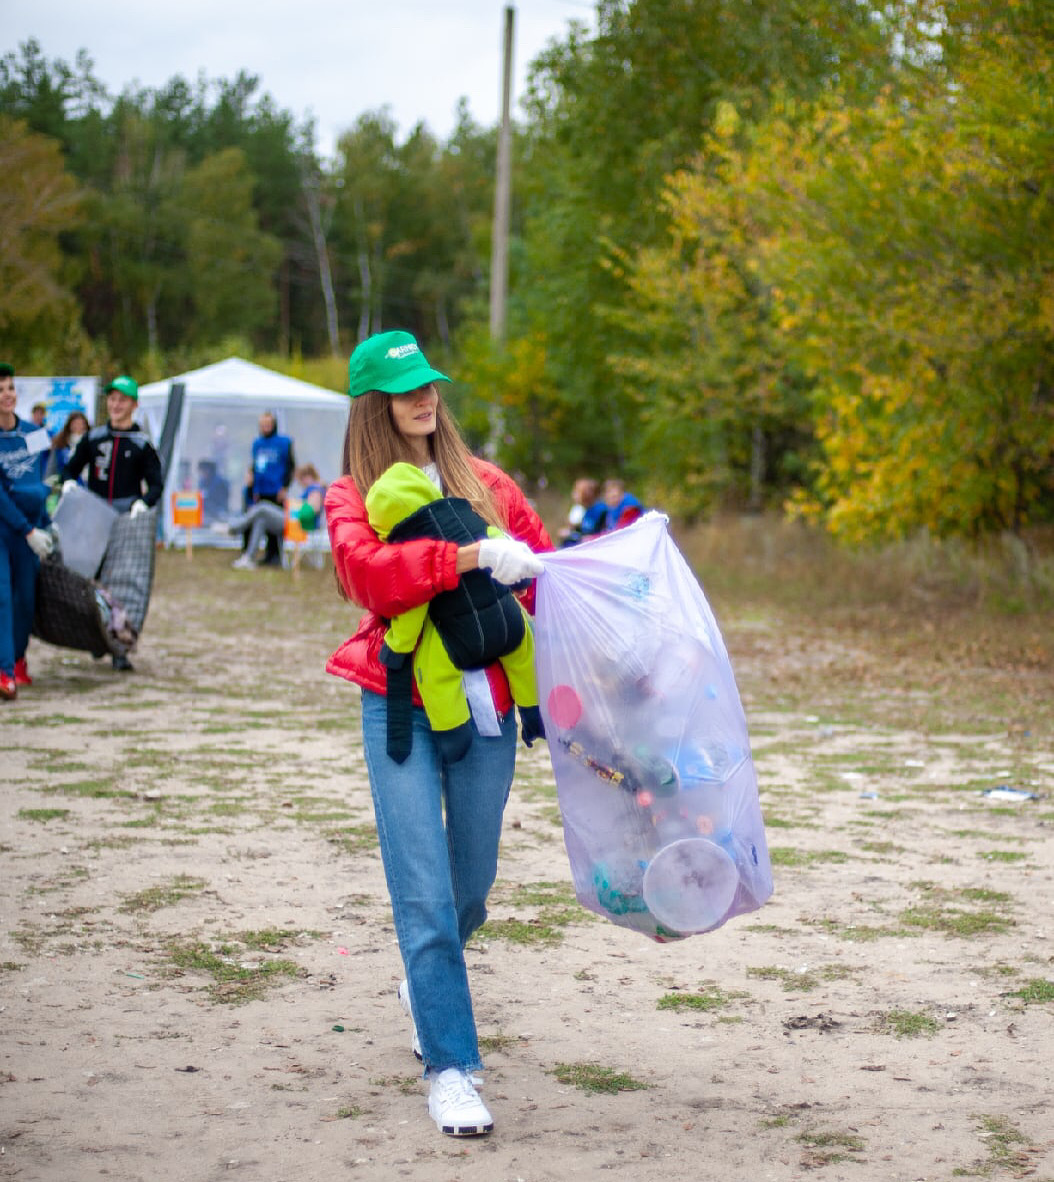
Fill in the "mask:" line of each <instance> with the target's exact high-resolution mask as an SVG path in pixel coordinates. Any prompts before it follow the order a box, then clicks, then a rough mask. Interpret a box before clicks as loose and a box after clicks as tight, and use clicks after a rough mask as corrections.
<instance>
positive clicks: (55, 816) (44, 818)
mask: <svg viewBox="0 0 1054 1182" xmlns="http://www.w3.org/2000/svg"><path fill="white" fill-rule="evenodd" d="M69 815H70V810H69V809H19V810H18V812H17V813H15V816H16V817H17V818H18V819H19V820H20V821H39V822H40V824H41V825H46V824H47V823H48V822H49V821H64V820H65V819H66V818H67V817H68V816H69Z"/></svg>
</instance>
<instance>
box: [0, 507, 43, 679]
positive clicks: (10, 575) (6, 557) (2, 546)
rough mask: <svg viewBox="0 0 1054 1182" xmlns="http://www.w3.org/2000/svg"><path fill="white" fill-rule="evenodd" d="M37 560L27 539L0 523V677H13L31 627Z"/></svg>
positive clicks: (23, 654) (38, 563)
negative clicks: (2, 674) (4, 675)
mask: <svg viewBox="0 0 1054 1182" xmlns="http://www.w3.org/2000/svg"><path fill="white" fill-rule="evenodd" d="M39 570H40V560H39V559H38V558H37V556H36V555H35V554H34V553H33V551H32V550H30V548H29V543H28V542H27V541H26V539H25V538H24V537H23V536H22V535H21V534H20V533H18V532H17V531H16V530H13V529H12V528H11V527H10V526H9V525H7V524H6V523H4V522H0V673H6V674H7V675H8V676H9V677H13V676H14V672H15V661H18V660H21V658H22V657H24V656H25V655H26V646H27V645H28V644H29V633H30V630H31V629H32V627H33V606H34V603H35V600H36V590H37V572H38V571H39Z"/></svg>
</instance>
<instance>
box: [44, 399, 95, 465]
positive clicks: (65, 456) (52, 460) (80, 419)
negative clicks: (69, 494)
mask: <svg viewBox="0 0 1054 1182" xmlns="http://www.w3.org/2000/svg"><path fill="white" fill-rule="evenodd" d="M89 429H90V424H89V423H88V417H87V415H85V414H83V413H82V412H81V411H79V410H71V411H70V413H69V415H68V416H67V417H66V421H65V422H64V423H63V424H62V426H61V427H60V428H59V430H58V432H57V433H56V435H55V437H54V439H52V441H51V454H50V455H49V456H48V466H47V471H46V472H45V473H44V476H45V479H46V480H49V481H50V480H56V481H58V480H59V479H60V478H61V475H62V470H63V468H65V466H66V464H67V463H68V461H69V458H70V456H71V455H73V452H74V451H75V450H76V447H77V444H78V443H80V441H81V440H82V439H83V438H84V436H85V435H87V434H88V431H89Z"/></svg>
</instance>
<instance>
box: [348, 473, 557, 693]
mask: <svg viewBox="0 0 1054 1182" xmlns="http://www.w3.org/2000/svg"><path fill="white" fill-rule="evenodd" d="M474 462H475V465H476V470H477V471H478V473H479V475H480V478H481V479H482V481H483V483H484V484H485V485H487V487H488V488H489V489H490V491H491V494H492V496H493V497H494V503H495V506H496V508H497V510H498V513H499V515H500V517H501V519H502V520H503V521H506V522H507V523H508V532H509V534H510V536H511V537H514V538H519V539H520V540H521V541H524V542H526V543H527V545H528V546H530V548H531V549H532V550H551V549H552V548H553V544H552V542H551V541H550V540H549V535H548V533H547V532H546V529H545V526H544V525H542V522H541V519H540V518H539V516H538V514H537V513H535V511H534V510H533V509H532V508H531V506H530V505H529V504H528V503H527V498H526V497H525V496H524V495H523V493H522V492H521V491H520V489H519V487H518V486H517V484H516V483H515V481H514V480H512V478H511V477H509V476H506V474H505V473H504V472H502V470H501V469H500V468H496V467H495V466H494V465H493V464H488V463H486V462H485V461H483V460H475V461H474ZM326 524H327V526H328V527H329V540H330V544H331V546H332V550H333V565H334V566H335V567H336V571H337V578H339V579H340V582H341V585H342V586H343V588H344V590H345V592H346V593H347V595H348V597H349V598H350V599H351V600H352V601H353V602H355V603H357V604H359V606H360V607H364V608H366V613H365V615H364V616H363V617H362V619H361V620H360V621H359V626H358V628H357V629H356V631H355V635H354V636H352V637H351V638H350V639H349V640H346V641H345V642H344V643H343V644H342V645H341V646H340V648H338V649H337V651H336V652H335V653H334V654H333V655H332V656H331V657H330V658H329V661H328V662H327V663H326V672H327V673H332V674H334V675H335V676H337V677H343V678H345V679H346V680H347V681H353V682H355V684H356V685H361V686H362V687H363V688H364V689H368V690H373V691H374V692H375V693H378V694H383V693H384V692H385V689H386V673H385V669H384V666H383V665H382V664H381V662H380V656H379V654H380V648H381V643H382V641H383V640H384V634H385V632H386V631H387V628H388V625H387V621H388V620H390V619H392V617H393V616H397V615H400V614H401V613H402V612H405V611H408V610H409V609H410V608H412V607H417V606H418V604H421V603H427V602H428V600H430V599H431V598H432V597H433V596H434V595H436V594H438V593H439V592H440V591H451V590H453V589H454V587H456V586H457V581H458V573H457V550H458V548H457V544H456V543H454V542H442V541H436V540H435V539H432V538H415V539H413V540H412V541H409V542H399V543H396V544H394V545H389V544H387V543H385V542H382V541H381V540H380V539H379V538H378V537H377V535H376V534H375V533H374V532H373V530H372V529H371V528H370V523H369V519H368V518H367V515H366V506H365V505H364V504H363V500H362V496H361V495H360V494H359V490H358V489H357V488H356V487H355V483H354V481H353V480H352V479H351V477H350V476H342V477H341V478H340V479H339V480H336V481H334V482H333V483H332V484H331V485H330V486H329V489H328V491H327V492H326ZM523 601H524V605H525V606H526V608H527V610H528V611H532V610H533V609H534V584H533V583H532V584H531V587H530V590H529V592H528V593H527V594H526V595H525V596H524V597H523ZM487 678H488V680H489V681H490V688H491V693H492V694H493V695H494V706H495V708H496V709H497V710H498V712H499V713H501V714H505V713H507V712H508V710H509V709H510V708H511V707H512V695H511V694H510V693H509V683H508V681H506V679H505V673H504V671H503V670H502V667H501V665H499V664H494V665H491V666H489V667H488V669H487ZM414 702H415V703H416V704H417V705H420V704H421V699H420V697H419V695H418V693H417V687H416V686H414Z"/></svg>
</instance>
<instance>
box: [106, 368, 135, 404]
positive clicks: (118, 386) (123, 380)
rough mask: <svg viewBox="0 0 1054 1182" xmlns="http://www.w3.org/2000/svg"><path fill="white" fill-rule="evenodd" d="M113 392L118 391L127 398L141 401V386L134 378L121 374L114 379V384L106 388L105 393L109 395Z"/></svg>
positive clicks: (111, 383)
mask: <svg viewBox="0 0 1054 1182" xmlns="http://www.w3.org/2000/svg"><path fill="white" fill-rule="evenodd" d="M111 390H116V391H117V393H118V394H123V395H124V396H125V397H126V398H131V399H134V400H135V401H136V402H138V401H139V384H138V382H136V380H135V379H134V378H130V377H127V376H126V375H125V374H121V376H120V377H117V378H114V380H113V381H112V382H110V384H109V385H108V386H107V387H106V389H105V391H104V393H106V394H109V393H110V391H111Z"/></svg>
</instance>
